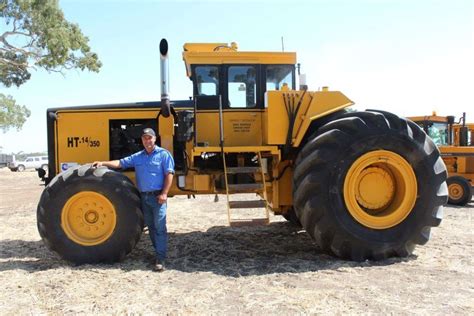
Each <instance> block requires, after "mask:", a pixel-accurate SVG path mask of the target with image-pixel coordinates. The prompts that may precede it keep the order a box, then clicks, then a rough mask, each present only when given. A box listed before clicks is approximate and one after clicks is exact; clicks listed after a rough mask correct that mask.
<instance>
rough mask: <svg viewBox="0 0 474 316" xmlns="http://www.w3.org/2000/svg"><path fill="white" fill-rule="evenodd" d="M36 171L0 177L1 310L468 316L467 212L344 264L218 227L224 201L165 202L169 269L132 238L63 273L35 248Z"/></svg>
mask: <svg viewBox="0 0 474 316" xmlns="http://www.w3.org/2000/svg"><path fill="white" fill-rule="evenodd" d="M42 189H43V186H41V183H40V181H39V179H38V178H37V176H36V173H35V172H23V173H13V172H10V171H9V170H8V169H5V168H4V169H0V284H2V290H1V292H0V311H1V312H0V313H1V314H2V315H13V314H15V315H16V314H77V313H79V314H90V313H94V314H125V313H126V314H130V313H139V314H151V313H153V314H154V313H160V314H218V313H219V314H269V313H271V314H314V313H317V314H343V313H344V314H345V313H350V314H362V313H363V314H386V313H391V314H412V313H416V314H430V315H432V314H438V315H441V314H442V315H445V314H466V315H468V314H469V315H473V314H474V283H473V270H474V269H473V259H472V258H473V254H474V253H473V228H474V226H473V219H472V213H473V211H474V209H473V208H474V204H473V203H471V204H469V205H468V206H467V207H464V208H460V207H446V208H445V213H444V220H443V222H442V224H441V226H440V227H438V228H435V229H433V230H432V236H431V240H430V242H429V243H428V244H427V245H426V246H423V247H417V248H416V249H415V252H414V255H412V256H410V257H408V258H404V259H399V258H394V259H389V260H385V261H381V262H370V261H367V262H363V263H354V262H347V261H342V260H338V259H335V258H333V257H330V256H328V255H325V254H323V253H322V252H321V251H320V249H318V247H317V246H315V245H314V244H313V243H312V241H311V240H310V238H309V237H308V236H307V235H306V233H305V232H304V231H299V230H298V229H297V228H295V227H294V226H292V225H290V224H289V223H287V222H285V221H284V219H283V218H281V217H279V216H276V217H272V222H271V224H270V225H268V226H266V227H244V228H229V227H226V220H227V215H226V208H225V204H224V197H221V199H220V202H217V203H214V197H213V196H198V197H197V198H196V199H187V198H186V197H174V198H172V199H170V201H169V213H168V230H169V232H170V241H169V248H170V249H169V260H168V262H167V269H166V271H164V272H163V273H154V272H152V271H151V270H150V267H149V265H148V261H149V256H150V253H151V243H150V241H149V238H148V236H147V235H143V236H142V238H141V240H140V242H139V244H138V246H137V247H136V248H135V249H134V250H133V251H132V253H131V254H130V255H129V256H128V257H127V258H126V259H125V260H124V261H123V262H121V263H117V264H113V265H82V266H73V265H71V264H68V263H67V262H65V261H62V260H61V259H59V258H58V257H57V256H56V255H55V254H54V253H51V252H50V251H49V250H48V249H47V248H46V247H45V246H44V245H43V243H42V241H41V238H40V237H39V234H38V232H37V229H36V205H37V203H38V200H39V197H40V195H41V192H42Z"/></svg>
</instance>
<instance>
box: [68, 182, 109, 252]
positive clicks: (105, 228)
mask: <svg viewBox="0 0 474 316" xmlns="http://www.w3.org/2000/svg"><path fill="white" fill-rule="evenodd" d="M116 223H117V215H116V212H115V208H114V206H113V205H112V203H111V202H110V201H109V199H107V198H106V197H105V196H103V195H102V194H99V193H96V192H92V191H83V192H79V193H77V194H75V195H73V196H72V197H71V198H69V200H68V201H67V202H66V204H65V205H64V207H63V210H62V213H61V227H62V228H63V230H64V232H65V233H66V235H67V236H68V237H69V239H71V240H72V241H74V242H76V243H78V244H80V245H83V246H95V245H99V244H101V243H103V242H104V241H106V240H107V239H108V238H109V237H110V236H111V235H112V233H113V231H114V229H115V225H116Z"/></svg>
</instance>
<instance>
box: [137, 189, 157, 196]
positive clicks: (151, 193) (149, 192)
mask: <svg viewBox="0 0 474 316" xmlns="http://www.w3.org/2000/svg"><path fill="white" fill-rule="evenodd" d="M140 194H141V195H154V196H157V195H160V194H161V190H155V191H147V192H140Z"/></svg>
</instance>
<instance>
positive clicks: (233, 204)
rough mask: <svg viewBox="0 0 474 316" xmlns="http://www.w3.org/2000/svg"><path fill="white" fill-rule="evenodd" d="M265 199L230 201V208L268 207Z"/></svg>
mask: <svg viewBox="0 0 474 316" xmlns="http://www.w3.org/2000/svg"><path fill="white" fill-rule="evenodd" d="M266 206H267V205H266V203H265V201H264V200H254V201H229V207H230V208H259V207H266Z"/></svg>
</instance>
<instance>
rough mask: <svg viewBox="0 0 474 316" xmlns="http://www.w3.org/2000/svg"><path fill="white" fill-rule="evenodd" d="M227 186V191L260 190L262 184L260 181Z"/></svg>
mask: <svg viewBox="0 0 474 316" xmlns="http://www.w3.org/2000/svg"><path fill="white" fill-rule="evenodd" d="M228 187H229V192H232V193H238V192H247V191H255V190H262V189H263V184H262V183H244V184H229V185H228Z"/></svg>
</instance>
